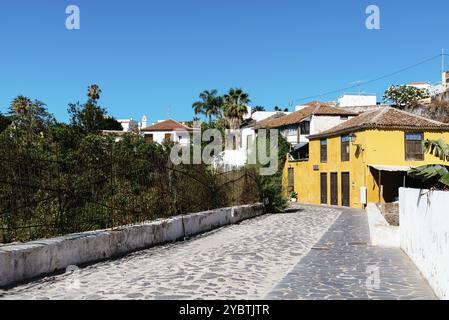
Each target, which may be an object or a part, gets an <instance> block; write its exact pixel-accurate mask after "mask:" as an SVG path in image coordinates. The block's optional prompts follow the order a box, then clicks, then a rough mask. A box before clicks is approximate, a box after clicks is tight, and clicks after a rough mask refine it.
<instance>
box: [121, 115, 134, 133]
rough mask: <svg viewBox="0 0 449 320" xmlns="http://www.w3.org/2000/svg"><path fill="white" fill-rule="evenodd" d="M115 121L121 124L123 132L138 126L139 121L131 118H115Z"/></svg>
mask: <svg viewBox="0 0 449 320" xmlns="http://www.w3.org/2000/svg"><path fill="white" fill-rule="evenodd" d="M117 122H118V123H120V124H121V125H122V128H123V131H124V132H129V131H132V130H133V129H136V128H137V129H138V128H139V123H138V122H137V121H135V120H133V119H132V118H131V119H117Z"/></svg>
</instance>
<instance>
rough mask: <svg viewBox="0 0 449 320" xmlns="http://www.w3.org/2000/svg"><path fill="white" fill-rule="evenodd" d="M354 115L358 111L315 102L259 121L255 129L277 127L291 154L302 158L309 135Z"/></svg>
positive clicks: (305, 151) (306, 153)
mask: <svg viewBox="0 0 449 320" xmlns="http://www.w3.org/2000/svg"><path fill="white" fill-rule="evenodd" d="M356 116H358V113H356V112H353V111H350V110H346V109H345V108H339V107H335V106H332V105H329V104H326V103H321V102H317V103H316V104H315V105H309V106H306V107H304V108H302V109H300V110H299V111H296V112H293V113H291V114H289V115H285V116H283V117H280V118H277V119H273V120H270V121H266V122H263V123H260V124H258V125H256V126H255V129H256V130H260V129H278V130H279V131H280V134H281V135H282V136H284V138H285V139H286V140H287V141H288V142H289V143H290V145H291V148H292V153H291V155H292V156H293V157H294V158H295V159H302V158H307V157H308V153H309V147H308V146H309V139H308V136H309V135H315V134H318V133H321V132H323V131H325V130H328V129H330V128H333V127H335V126H337V125H339V124H341V123H343V122H345V121H347V120H349V119H352V118H354V117H356Z"/></svg>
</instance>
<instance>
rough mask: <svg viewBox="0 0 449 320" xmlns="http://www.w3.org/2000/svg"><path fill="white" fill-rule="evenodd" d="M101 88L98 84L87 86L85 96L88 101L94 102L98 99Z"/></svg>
mask: <svg viewBox="0 0 449 320" xmlns="http://www.w3.org/2000/svg"><path fill="white" fill-rule="evenodd" d="M100 94H101V89H100V87H99V86H98V85H96V84H93V85H90V86H89V87H88V88H87V97H88V98H89V100H90V101H92V102H94V103H95V102H96V101H97V100H99V99H100Z"/></svg>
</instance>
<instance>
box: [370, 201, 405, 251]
mask: <svg viewBox="0 0 449 320" xmlns="http://www.w3.org/2000/svg"><path fill="white" fill-rule="evenodd" d="M366 213H367V215H368V225H369V231H370V241H371V245H373V246H378V247H390V248H399V247H400V242H401V241H400V234H399V227H396V226H390V224H389V223H388V222H387V220H385V217H384V216H383V214H382V213H381V212H380V210H379V208H378V207H377V205H376V204H375V203H368V205H367V207H366Z"/></svg>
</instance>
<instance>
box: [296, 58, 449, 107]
mask: <svg viewBox="0 0 449 320" xmlns="http://www.w3.org/2000/svg"><path fill="white" fill-rule="evenodd" d="M442 56H443V54H441V53H440V54H439V55H436V56H433V57H431V58H428V59H426V60H423V61H421V62H418V63H416V64H413V65H411V66H408V67H405V68H403V69H400V70H398V71H395V72H392V73H389V74H386V75H383V76H380V77H378V78H375V79H372V80H367V81H362V82H360V83H357V84H355V85H352V86H349V87H345V88H341V89H337V90H333V91H328V92H324V93H322V94H317V95H314V96H309V97H304V98H300V99H296V100H295V102H299V101H304V100H310V99H314V98H319V97H324V96H328V95H331V94H335V93H339V92H342V91H346V90H350V89H354V88H358V87H361V86H364V85H366V84H370V83H373V82H377V81H379V80H383V79H386V78H389V77H392V76H394V75H397V74H399V73H402V72H404V71H407V70H410V69H413V68H416V67H418V66H420V65H423V64H425V63H428V62H430V61H433V60H435V59H437V58H441V57H442ZM444 56H449V54H444Z"/></svg>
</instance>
